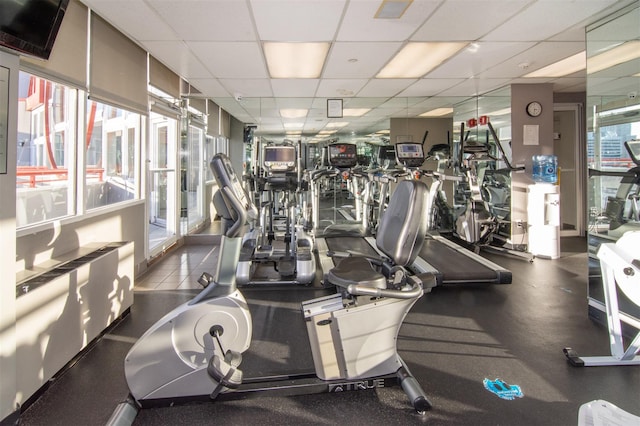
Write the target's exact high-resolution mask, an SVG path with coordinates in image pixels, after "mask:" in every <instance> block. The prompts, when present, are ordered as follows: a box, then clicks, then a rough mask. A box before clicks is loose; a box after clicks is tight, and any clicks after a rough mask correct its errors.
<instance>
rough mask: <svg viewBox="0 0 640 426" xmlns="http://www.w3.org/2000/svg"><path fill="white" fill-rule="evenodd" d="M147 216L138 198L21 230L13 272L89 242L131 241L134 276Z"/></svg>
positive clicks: (140, 266)
mask: <svg viewBox="0 0 640 426" xmlns="http://www.w3.org/2000/svg"><path fill="white" fill-rule="evenodd" d="M14 193H15V182H14ZM14 204H15V203H14ZM146 220H147V219H146V215H145V206H144V201H143V200H140V201H134V202H131V203H127V204H125V205H118V206H113V207H112V208H106V209H104V210H103V212H102V213H99V214H96V215H91V216H88V217H82V218H80V219H76V220H70V221H68V222H67V223H64V222H63V223H62V224H60V223H58V222H54V223H50V224H48V225H46V226H44V227H43V229H41V230H39V231H38V232H29V233H24V231H22V233H23V234H24V235H20V236H19V237H17V238H16V255H15V259H16V262H15V267H16V272H18V273H19V272H21V271H22V270H24V269H29V268H31V267H32V266H33V265H38V264H40V263H42V262H46V261H47V260H49V259H55V258H56V257H59V256H62V255H64V254H65V253H68V252H70V251H73V250H76V249H78V248H79V247H82V246H86V245H88V244H90V243H102V242H114V241H133V242H134V247H135V252H134V262H135V263H134V264H135V274H136V276H137V275H139V274H140V273H141V272H143V271H144V269H145V268H146V258H145V253H144V243H145V226H146V225H145V223H146Z"/></svg>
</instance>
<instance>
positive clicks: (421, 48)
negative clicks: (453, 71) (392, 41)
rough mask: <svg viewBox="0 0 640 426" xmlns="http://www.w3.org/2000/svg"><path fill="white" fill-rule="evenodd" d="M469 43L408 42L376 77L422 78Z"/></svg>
mask: <svg viewBox="0 0 640 426" xmlns="http://www.w3.org/2000/svg"><path fill="white" fill-rule="evenodd" d="M466 45H467V43H464V42H455V43H415V42H413V43H408V44H407V45H406V46H404V47H403V48H402V50H400V52H398V54H396V56H394V58H393V59H392V60H391V61H390V62H389V63H388V64H387V65H385V67H384V68H383V69H382V70H380V72H379V73H378V75H376V78H420V77H422V76H423V75H425V74H427V73H428V72H429V71H431V70H432V69H434V68H436V67H437V66H438V65H440V64H441V63H443V62H444V61H446V60H447V59H449V58H450V57H451V56H453V55H455V54H456V53H458V51H460V49H462V48H463V47H465V46H466Z"/></svg>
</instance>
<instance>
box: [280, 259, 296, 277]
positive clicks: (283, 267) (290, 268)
mask: <svg viewBox="0 0 640 426" xmlns="http://www.w3.org/2000/svg"><path fill="white" fill-rule="evenodd" d="M278 272H279V273H280V276H281V277H293V276H294V275H295V273H296V263H295V262H294V261H293V258H291V257H281V258H280V259H278Z"/></svg>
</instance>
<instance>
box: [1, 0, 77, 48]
mask: <svg viewBox="0 0 640 426" xmlns="http://www.w3.org/2000/svg"><path fill="white" fill-rule="evenodd" d="M68 4H69V0H0V46H4V47H7V48H9V49H13V50H17V51H18V52H20V53H24V54H27V55H32V56H35V57H38V58H42V59H49V55H50V54H51V49H53V43H54V42H55V40H56V36H57V35H58V30H59V29H60V24H61V23H62V18H63V17H64V13H65V11H66V10H67V5H68Z"/></svg>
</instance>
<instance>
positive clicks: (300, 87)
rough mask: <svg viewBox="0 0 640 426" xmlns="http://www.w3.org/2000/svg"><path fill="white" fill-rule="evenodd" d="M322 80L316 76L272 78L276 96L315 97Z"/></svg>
mask: <svg viewBox="0 0 640 426" xmlns="http://www.w3.org/2000/svg"><path fill="white" fill-rule="evenodd" d="M319 82H320V80H318V79H315V78H292V79H289V78H282V79H280V78H276V79H272V80H271V87H272V88H273V95H274V96H275V97H278V98H280V97H296V96H299V97H311V98H312V97H313V96H314V95H315V94H316V90H317V89H318V83H319Z"/></svg>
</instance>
